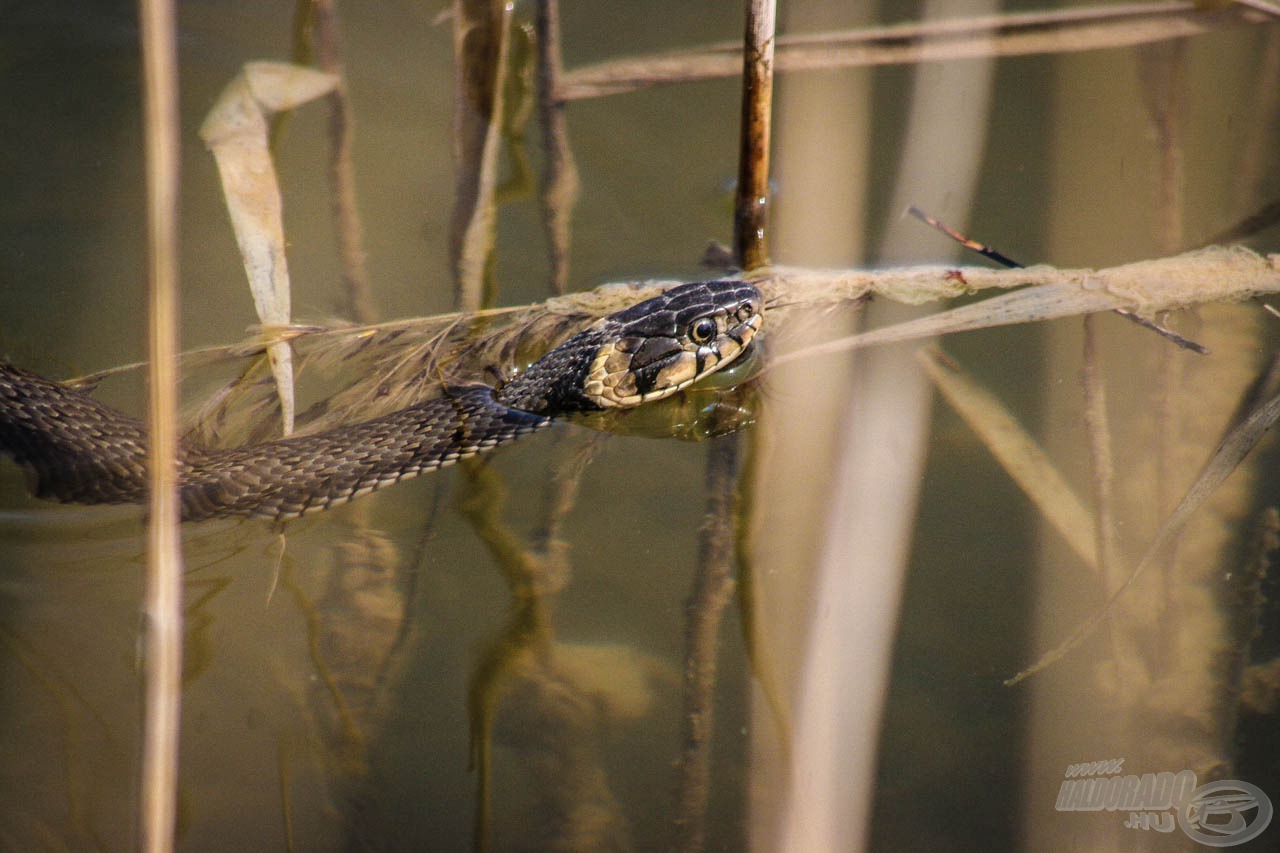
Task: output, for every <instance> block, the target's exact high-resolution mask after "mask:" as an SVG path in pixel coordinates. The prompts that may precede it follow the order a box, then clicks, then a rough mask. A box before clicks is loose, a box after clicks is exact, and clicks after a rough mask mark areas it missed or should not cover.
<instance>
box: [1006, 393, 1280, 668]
mask: <svg viewBox="0 0 1280 853" xmlns="http://www.w3.org/2000/svg"><path fill="white" fill-rule="evenodd" d="M1277 419H1280V395H1278V396H1274V397H1271V398H1270V399H1268V400H1266V401H1265V402H1263V403H1261V404H1260V405H1258V406H1257V407H1256V408H1254V410H1253V411H1252V412H1251V413H1250V414H1249V415H1248V416H1247V417H1246V418H1244V419H1243V420H1242V421H1241V422H1240V423H1239V424H1237V425H1236V426H1235V427H1234V428H1233V429H1232V430H1231V431H1230V432H1229V433H1227V436H1226V438H1225V439H1223V441H1222V444H1221V445H1219V446H1218V449H1217V451H1216V452H1215V453H1214V454H1213V456H1212V457H1210V459H1209V461H1208V462H1207V463H1206V464H1205V466H1204V468H1203V469H1201V471H1200V475H1199V476H1198V477H1196V480H1195V482H1194V483H1192V484H1191V487H1190V488H1189V489H1188V490H1187V491H1186V493H1185V494H1184V495H1183V496H1182V500H1180V501H1179V502H1178V505H1177V506H1176V507H1175V508H1174V509H1173V511H1172V512H1171V513H1169V515H1168V517H1167V518H1165V520H1164V523H1163V524H1161V525H1160V529H1159V531H1157V533H1156V535H1155V539H1154V540H1153V541H1152V543H1151V544H1150V545H1149V546H1148V547H1147V550H1146V552H1145V553H1144V554H1143V556H1142V559H1141V560H1140V561H1139V562H1138V564H1137V565H1136V566H1135V567H1134V568H1133V570H1132V571H1131V572H1130V573H1129V575H1128V577H1126V578H1125V580H1124V582H1123V583H1121V584H1120V585H1119V586H1118V587H1116V588H1115V589H1114V590H1113V591H1112V592H1111V594H1110V597H1109V598H1108V599H1107V603H1106V604H1105V605H1104V606H1103V607H1102V608H1101V609H1100V610H1098V611H1097V612H1096V613H1094V614H1093V615H1092V616H1090V617H1089V618H1088V619H1086V620H1085V621H1084V622H1082V623H1081V624H1080V625H1078V626H1077V627H1076V628H1075V630H1073V631H1072V632H1071V633H1070V634H1069V635H1068V636H1067V638H1066V639H1065V640H1063V641H1062V642H1061V643H1059V644H1058V645H1057V646H1055V647H1054V648H1053V649H1051V650H1050V651H1048V652H1046V653H1045V654H1044V655H1042V656H1041V657H1040V659H1039V660H1037V661H1036V662H1035V663H1034V664H1032V665H1031V666H1029V667H1027V668H1026V669H1024V670H1023V671H1022V672H1019V673H1018V674H1017V675H1015V676H1013V677H1012V678H1009V679H1007V680H1006V681H1005V684H1006V685H1010V686H1012V685H1014V684H1017V683H1018V682H1020V681H1024V680H1026V679H1027V678H1030V677H1031V676H1032V675H1035V674H1036V673H1038V672H1041V671H1043V670H1044V669H1046V668H1047V667H1049V666H1051V665H1052V664H1054V663H1055V662H1057V661H1058V660H1061V659H1062V658H1063V657H1064V656H1065V655H1067V654H1068V653H1069V652H1070V651H1071V650H1072V649H1074V648H1076V647H1077V646H1079V645H1080V643H1082V642H1083V641H1084V640H1085V639H1086V638H1088V637H1089V635H1091V634H1092V633H1093V632H1094V631H1095V630H1096V629H1097V628H1098V626H1099V625H1101V624H1102V623H1103V621H1104V620H1106V619H1107V618H1109V617H1110V615H1111V614H1112V612H1114V610H1115V608H1116V605H1117V603H1118V602H1119V600H1120V598H1121V597H1122V596H1123V595H1124V594H1125V593H1126V592H1127V591H1128V590H1129V589H1130V588H1131V587H1132V586H1133V585H1134V583H1135V582H1136V581H1137V580H1138V578H1139V577H1141V575H1142V573H1143V572H1145V571H1146V570H1147V568H1149V567H1150V566H1151V564H1152V563H1154V562H1155V561H1156V560H1158V559H1160V558H1161V557H1162V556H1163V555H1164V552H1165V548H1166V547H1167V546H1168V545H1169V544H1170V543H1171V542H1173V540H1174V539H1175V538H1176V537H1177V535H1178V534H1179V533H1181V532H1182V529H1183V528H1184V527H1185V526H1186V524H1187V522H1188V521H1190V519H1191V516H1192V515H1193V514H1194V513H1195V512H1196V511H1197V510H1198V509H1200V507H1201V506H1203V505H1204V503H1205V501H1207V500H1208V499H1209V498H1210V496H1212V495H1213V493H1214V492H1215V491H1216V490H1217V489H1218V487H1219V486H1221V485H1222V483H1223V482H1224V481H1225V480H1226V479H1227V477H1229V476H1231V474H1232V472H1234V471H1235V470H1236V468H1237V467H1238V466H1239V465H1240V463H1241V462H1242V461H1243V460H1244V458H1245V456H1247V455H1248V454H1249V452H1250V451H1251V450H1253V448H1254V447H1255V446H1257V444H1258V442H1259V441H1261V440H1262V436H1263V434H1264V433H1266V431H1267V430H1268V429H1270V428H1271V426H1272V425H1273V424H1274V423H1275V422H1276V420H1277Z"/></svg>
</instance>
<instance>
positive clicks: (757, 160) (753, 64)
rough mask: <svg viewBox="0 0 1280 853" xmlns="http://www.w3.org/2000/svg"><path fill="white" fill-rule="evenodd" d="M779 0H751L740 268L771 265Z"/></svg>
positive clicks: (737, 229)
mask: <svg viewBox="0 0 1280 853" xmlns="http://www.w3.org/2000/svg"><path fill="white" fill-rule="evenodd" d="M777 14H778V9H777V0H767V2H756V0H748V2H747V8H746V18H747V24H746V34H745V37H744V39H745V45H746V46H745V49H744V51H743V60H742V127H741V133H740V138H739V146H740V147H739V151H738V192H737V195H736V198H735V201H734V220H733V248H734V255H735V260H736V261H737V263H738V267H739V268H740V269H744V270H753V269H756V268H757V267H762V266H764V265H766V264H768V263H769V247H768V242H767V241H766V239H765V222H766V221H767V219H768V213H769V144H770V131H771V126H770V121H771V117H772V114H773V45H774V40H775V39H774V33H775V30H776V27H777Z"/></svg>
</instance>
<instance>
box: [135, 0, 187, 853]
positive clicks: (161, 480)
mask: <svg viewBox="0 0 1280 853" xmlns="http://www.w3.org/2000/svg"><path fill="white" fill-rule="evenodd" d="M139 11H140V18H141V30H142V59H143V80H144V99H145V117H146V165H147V232H148V243H149V248H150V253H149V258H148V281H149V287H150V304H151V313H150V325H149V335H148V338H149V355H150V368H149V375H148V381H149V386H150V428H151V448H150V461H149V465H150V484H149V486H150V494H151V498H150V507H149V509H150V514H149V521H148V530H147V580H146V604H145V614H146V623H145V653H146V658H145V671H146V688H145V696H146V699H145V712H144V726H143V752H142V792H141V799H140V811H141V813H140V830H141V836H142V847H143V849H145V850H147V851H163V850H172V849H173V834H174V822H175V812H176V806H177V785H178V740H179V720H180V716H181V698H182V553H181V538H180V535H179V532H178V521H179V504H178V476H177V450H178V434H177V410H178V405H177V404H178V400H177V396H178V395H177V361H176V356H177V352H178V328H177V317H178V292H177V281H178V179H179V152H180V150H181V149H180V146H179V135H178V134H179V121H178V66H177V55H176V52H177V47H176V46H177V39H176V19H175V14H174V8H173V3H172V2H171V0H141V3H140V6H139Z"/></svg>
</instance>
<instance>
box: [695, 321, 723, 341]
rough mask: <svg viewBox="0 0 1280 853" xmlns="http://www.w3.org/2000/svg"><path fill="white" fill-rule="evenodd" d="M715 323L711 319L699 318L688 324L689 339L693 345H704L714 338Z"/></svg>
mask: <svg viewBox="0 0 1280 853" xmlns="http://www.w3.org/2000/svg"><path fill="white" fill-rule="evenodd" d="M716 331H717V327H716V321H715V320H713V319H712V318H711V317H699V318H698V319H697V320H694V321H693V322H692V323H690V324H689V339H690V340H692V341H693V342H694V343H695V344H705V343H706V342H707V341H709V340H711V339H712V338H714V337H715V336H716Z"/></svg>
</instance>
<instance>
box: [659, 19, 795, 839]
mask: <svg viewBox="0 0 1280 853" xmlns="http://www.w3.org/2000/svg"><path fill="white" fill-rule="evenodd" d="M745 19H746V20H745V27H744V30H745V32H744V36H743V41H744V50H743V56H744V59H743V79H742V124H741V128H740V138H739V149H738V150H739V162H738V192H737V199H736V203H735V210H734V223H733V224H734V228H733V231H734V254H735V258H734V259H735V261H736V262H737V265H738V266H739V267H740V268H742V269H748V270H749V269H754V268H757V267H761V266H764V265H765V264H767V263H768V262H769V261H768V257H769V255H768V248H767V246H768V244H767V241H766V234H765V225H766V220H767V213H768V202H769V149H770V129H771V123H770V119H771V115H772V110H773V44H774V39H775V35H776V27H777V2H776V0H746V3H745ZM741 448H742V441H741V436H740V435H738V434H733V435H728V436H724V437H722V438H720V439H717V440H716V441H715V442H714V443H713V444H712V447H711V452H710V454H709V455H708V457H707V467H706V492H707V512H706V519H705V521H704V522H703V528H702V532H701V534H700V537H699V550H698V569H697V575H696V576H695V579H694V588H693V592H692V593H691V594H690V598H689V601H688V603H687V604H686V608H685V609H686V622H685V677H684V713H683V715H682V721H683V722H682V725H683V737H682V742H683V746H682V749H681V755H680V763H679V776H678V779H677V784H676V821H675V823H676V833H677V835H676V847H677V849H679V850H686V851H696V850H702V849H703V848H704V846H705V841H706V812H707V803H708V801H709V799H710V794H711V790H710V786H711V767H710V763H711V738H712V735H713V730H714V727H713V723H714V713H715V684H716V660H717V657H718V655H719V647H720V642H719V635H720V626H721V623H722V622H723V621H724V608H725V606H726V605H728V603H729V601H730V599H731V598H732V596H733V591H734V587H735V586H736V579H735V577H734V571H733V566H734V553H735V548H734V546H735V544H736V541H737V540H736V537H735V533H734V530H735V517H736V509H737V502H736V501H735V499H734V494H735V492H736V490H737V485H738V476H739V457H740V455H741Z"/></svg>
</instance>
